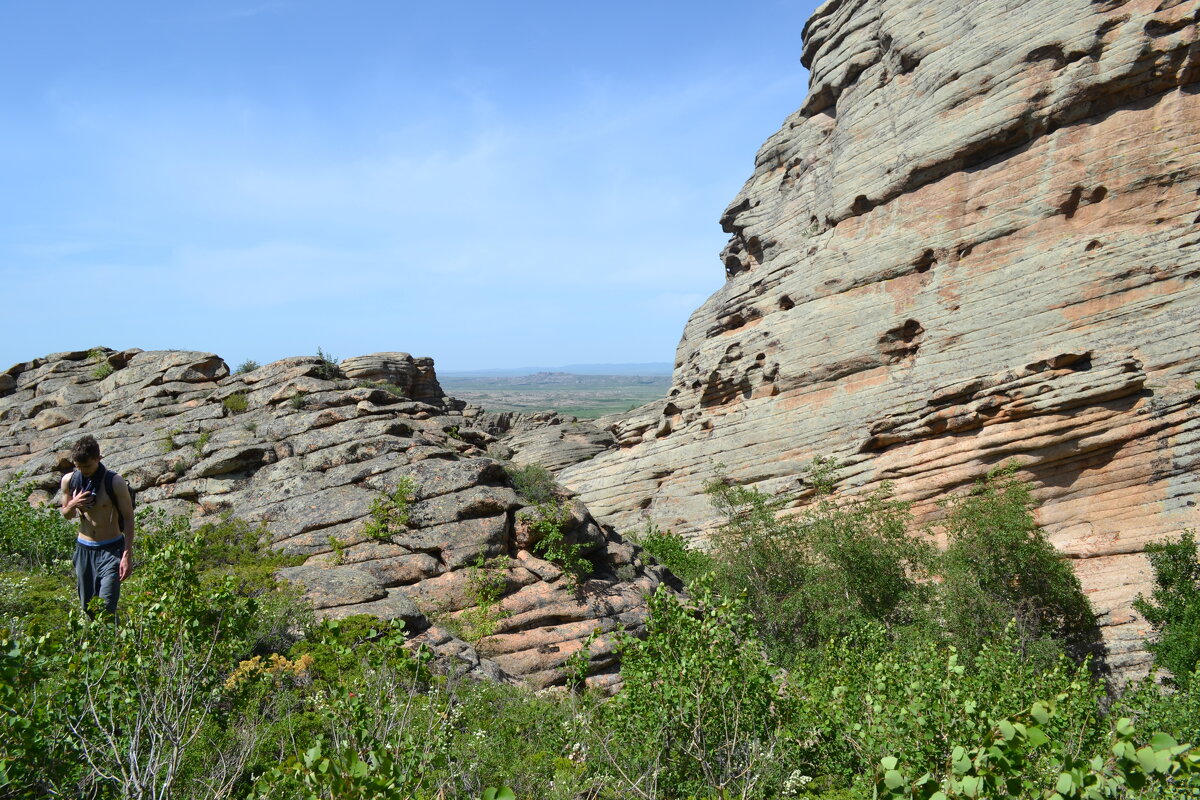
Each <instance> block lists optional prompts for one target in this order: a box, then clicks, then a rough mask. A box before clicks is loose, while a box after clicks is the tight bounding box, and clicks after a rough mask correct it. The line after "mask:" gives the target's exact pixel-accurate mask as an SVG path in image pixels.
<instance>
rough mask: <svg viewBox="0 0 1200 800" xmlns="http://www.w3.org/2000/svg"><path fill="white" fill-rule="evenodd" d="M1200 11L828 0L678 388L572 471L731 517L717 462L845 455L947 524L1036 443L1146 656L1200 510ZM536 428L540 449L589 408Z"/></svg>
mask: <svg viewBox="0 0 1200 800" xmlns="http://www.w3.org/2000/svg"><path fill="white" fill-rule="evenodd" d="M1198 9H1200V4H1197V3H1196V2H1195V1H1194V0H1024V2H1022V1H1021V0H1017V2H1014V1H1013V0H978V2H974V3H970V4H967V5H964V4H962V3H948V2H941V1H940V0H934V2H930V0H920V1H919V2H917V0H830V2H827V3H825V4H824V5H823V6H822V7H821V8H820V9H819V10H818V11H817V12H816V14H815V16H814V17H813V18H812V20H811V21H810V22H809V23H808V25H807V26H806V28H805V31H804V48H803V59H802V60H803V62H804V64H805V65H807V66H808V67H809V69H810V71H811V77H810V89H809V94H808V97H807V99H805V100H804V102H803V104H802V105H801V107H800V110H799V111H797V112H796V113H794V114H793V115H792V116H791V117H789V118H788V119H787V120H786V122H785V123H784V125H783V127H782V128H781V129H780V130H779V131H778V132H777V133H775V134H774V135H773V136H771V137H770V138H769V139H768V140H767V142H766V144H765V145H764V146H763V147H762V149H761V150H760V151H759V153H758V157H757V159H756V161H755V169H754V174H753V175H752V176H751V178H750V179H749V181H748V182H747V183H746V185H745V187H744V188H743V189H742V191H741V192H740V193H739V194H738V195H737V197H736V198H734V200H733V202H732V203H731V204H730V206H729V208H728V209H727V210H726V211H725V213H724V215H723V216H722V218H721V224H722V226H723V227H724V229H725V231H726V232H728V233H729V234H731V238H730V241H729V245H728V246H727V247H726V249H725V251H724V252H723V253H722V261H723V262H724V268H725V274H726V276H727V279H726V282H725V285H724V286H723V287H722V288H721V289H720V290H719V291H718V292H717V293H716V294H714V295H713V296H712V297H711V298H710V299H709V300H708V301H707V302H706V303H705V304H704V305H703V306H702V307H701V308H700V309H698V310H697V311H696V312H695V313H694V314H693V315H692V317H691V319H690V320H689V322H688V323H687V326H686V328H685V330H684V332H683V338H682V341H681V342H680V344H679V349H678V353H677V356H676V367H675V373H674V379H673V387H672V389H671V390H670V393H669V396H668V398H667V399H666V400H664V401H663V402H661V403H657V404H654V405H651V406H648V407H645V408H642V409H639V410H638V411H636V412H631V413H630V414H626V415H620V416H617V417H613V418H609V419H606V420H602V421H600V422H599V424H598V425H596V426H595V428H596V430H595V431H594V432H593V433H592V434H591V435H590V438H589V437H587V436H582V435H579V434H577V435H576V439H577V440H578V441H588V442H592V443H598V442H601V441H602V438H601V436H600V434H603V433H607V434H610V435H611V436H612V437H613V438H615V440H616V444H615V445H614V446H612V447H611V448H609V449H608V450H606V451H602V452H599V453H598V454H597V453H596V452H594V450H595V448H594V447H590V446H589V447H585V448H576V452H577V453H579V454H580V455H581V456H587V460H582V459H581V458H576V457H569V458H567V459H566V460H567V461H568V462H574V463H567V464H563V465H561V466H560V471H559V477H560V479H561V480H562V481H563V482H564V483H565V484H567V485H568V486H570V487H571V488H573V489H575V490H577V491H578V492H579V494H580V497H581V498H582V499H583V500H584V501H585V502H587V504H588V506H589V507H590V508H591V509H592V510H593V513H596V514H597V515H598V516H600V517H602V518H604V519H606V520H608V521H611V522H612V523H613V524H615V525H616V526H617V527H618V528H622V529H627V528H632V527H635V526H638V525H640V524H642V520H643V519H644V518H646V517H649V518H651V519H653V520H654V521H656V522H657V523H659V524H660V525H663V526H669V527H671V528H674V529H675V530H676V531H679V532H682V533H684V534H687V535H690V536H694V537H698V538H701V539H702V538H703V537H704V536H705V535H706V534H707V533H708V532H709V531H710V530H711V529H712V524H713V517H712V511H711V509H710V508H709V505H708V503H707V502H706V501H705V498H704V497H703V495H702V493H701V487H702V485H703V483H704V482H705V481H706V480H708V479H710V478H711V477H712V476H713V470H714V466H715V465H717V464H724V466H725V469H726V471H727V472H728V473H729V475H730V476H731V477H733V478H735V479H737V480H739V481H743V482H746V483H749V484H753V485H755V486H757V487H759V488H761V489H763V490H765V491H771V492H774V491H790V492H799V493H800V494H801V496H802V495H803V490H804V488H805V487H804V486H803V481H802V479H801V473H802V469H803V468H804V467H805V466H806V465H807V464H808V463H809V462H810V460H811V459H812V458H813V457H814V456H816V455H828V456H834V457H836V458H838V459H839V460H841V461H842V462H843V463H844V464H845V465H846V466H847V472H846V473H845V475H846V479H845V486H846V487H849V488H851V489H853V488H855V487H864V488H865V487H870V486H873V485H876V484H878V483H879V482H881V481H885V480H888V481H893V482H894V484H895V487H896V490H897V492H898V494H899V496H900V497H901V498H903V499H907V500H911V501H913V502H914V503H915V508H916V511H917V512H918V516H919V518H920V519H921V521H926V520H929V519H931V518H933V517H934V516H935V515H936V514H937V507H936V505H935V504H934V502H933V501H935V500H936V499H937V498H940V497H943V496H945V495H946V494H947V493H948V492H953V491H955V490H959V489H962V488H964V487H965V486H967V485H968V484H969V483H970V482H971V481H973V480H974V479H976V478H978V477H980V476H981V475H982V474H983V473H984V472H985V471H986V470H987V469H988V468H990V467H992V466H994V465H997V464H999V463H1001V462H1003V461H1005V460H1008V459H1017V460H1018V461H1019V462H1020V463H1021V464H1022V465H1023V467H1024V475H1025V477H1026V478H1028V479H1029V480H1030V481H1032V483H1033V484H1034V485H1035V486H1036V496H1037V498H1038V500H1039V501H1040V502H1041V504H1042V505H1041V508H1040V510H1039V512H1038V514H1039V518H1040V521H1041V523H1042V524H1043V525H1044V527H1045V529H1046V530H1047V531H1048V533H1049V535H1050V537H1051V539H1052V541H1053V542H1054V543H1055V545H1056V546H1057V547H1058V548H1060V550H1061V551H1062V552H1064V553H1066V554H1067V555H1068V556H1070V557H1071V558H1073V559H1076V565H1077V570H1078V573H1079V576H1080V578H1081V580H1082V582H1083V584H1084V587H1085V589H1086V590H1087V591H1088V592H1089V594H1090V597H1091V599H1092V602H1093V605H1094V608H1095V610H1096V612H1097V613H1098V615H1099V619H1100V622H1101V624H1102V625H1103V627H1104V630H1105V635H1106V638H1107V640H1108V643H1109V647H1110V652H1111V655H1110V660H1111V663H1112V664H1113V666H1114V667H1115V668H1116V669H1118V670H1122V671H1136V670H1137V669H1138V668H1139V666H1141V665H1144V664H1145V663H1146V655H1145V653H1144V649H1143V645H1142V641H1143V638H1144V634H1145V632H1146V626H1145V625H1144V624H1143V623H1142V622H1141V621H1140V620H1139V619H1137V618H1136V616H1135V615H1134V614H1133V612H1132V611H1131V609H1130V601H1131V599H1132V598H1133V597H1134V596H1135V595H1136V593H1137V592H1138V591H1140V590H1143V589H1145V588H1146V586H1147V578H1148V569H1147V565H1146V563H1145V561H1144V558H1143V556H1142V555H1141V554H1140V553H1141V551H1142V548H1143V547H1144V545H1145V544H1146V543H1147V542H1149V541H1151V540H1154V539H1157V538H1160V537H1163V536H1164V535H1166V534H1170V533H1175V532H1178V531H1180V530H1181V529H1183V528H1185V527H1189V526H1193V527H1194V526H1197V525H1200V509H1197V507H1196V504H1197V501H1198V500H1200V476H1198V475H1197V467H1198V466H1200V409H1198V407H1197V399H1200V386H1198V384H1197V379H1198V378H1200V43H1198V35H1197V15H1198V13H1200V11H1198ZM524 435H525V437H526V440H527V441H525V442H524V443H522V442H516V443H515V444H517V445H518V446H516V447H514V449H516V450H517V456H516V457H517V458H518V459H520V458H522V457H524V456H523V455H522V452H521V449H522V448H521V445H523V446H524V447H525V448H528V447H530V446H531V444H530V441H532V442H533V445H534V446H536V447H538V448H545V447H546V446H548V445H550V444H552V442H553V440H554V438H555V437H556V436H557V437H559V438H561V437H562V435H563V429H562V425H561V424H559V425H558V426H557V428H553V427H552V428H548V429H547V430H546V431H544V432H543V433H542V434H541V435H540V438H539V436H538V435H534V434H531V433H528V432H527V433H526V434H524ZM529 458H532V456H529ZM802 501H803V500H801V502H802Z"/></svg>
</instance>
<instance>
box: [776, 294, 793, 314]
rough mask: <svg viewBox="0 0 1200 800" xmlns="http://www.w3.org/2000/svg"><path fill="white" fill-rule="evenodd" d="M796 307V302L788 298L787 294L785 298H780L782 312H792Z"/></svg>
mask: <svg viewBox="0 0 1200 800" xmlns="http://www.w3.org/2000/svg"><path fill="white" fill-rule="evenodd" d="M795 307H796V304H795V303H794V302H792V298H790V297H788V296H787V295H786V294H785V295H784V296H783V297H781V298H779V310H780V311H791V310H792V309H793V308H795Z"/></svg>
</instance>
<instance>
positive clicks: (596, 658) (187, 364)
mask: <svg viewBox="0 0 1200 800" xmlns="http://www.w3.org/2000/svg"><path fill="white" fill-rule="evenodd" d="M2 375H3V378H4V380H3V381H2V382H0V482H3V481H5V480H7V479H8V478H10V477H12V476H13V475H14V474H16V473H18V472H23V473H24V474H25V479H27V480H32V481H33V482H34V483H35V484H36V485H37V487H38V495H37V499H40V500H43V501H48V500H51V498H52V495H53V493H54V492H55V491H56V490H57V488H58V481H59V478H60V476H61V475H62V473H63V472H65V471H67V470H69V469H71V464H70V461H69V459H68V452H69V449H70V446H71V444H72V443H73V442H74V441H75V440H76V439H77V438H78V437H79V436H81V435H83V434H84V433H90V434H92V435H94V436H95V437H96V438H97V439H98V440H99V442H100V446H101V450H102V454H103V457H104V460H105V463H106V464H108V465H109V466H110V467H111V468H113V469H116V470H117V471H119V472H120V473H121V474H122V475H124V476H125V478H126V479H127V480H128V481H129V483H130V485H131V486H132V487H133V488H134V489H135V490H136V491H137V493H138V503H139V506H152V507H155V508H158V509H161V510H162V511H165V512H167V513H170V514H184V515H187V516H188V517H190V518H191V519H192V520H194V521H195V522H196V523H197V524H200V523H203V522H205V521H211V520H215V519H218V518H219V517H220V516H221V515H223V514H226V513H232V514H234V515H236V516H238V517H241V518H244V519H247V520H250V521H252V522H262V523H263V524H264V525H265V527H266V530H267V531H268V532H269V536H270V539H271V542H272V545H273V546H274V547H276V548H278V549H280V550H284V551H287V552H290V553H295V554H300V555H303V556H304V557H305V561H304V563H303V564H302V565H300V566H296V567H291V568H287V569H285V570H283V571H282V577H283V578H285V579H287V580H289V581H293V582H295V583H297V584H299V585H301V586H302V587H303V588H304V590H305V592H306V594H307V597H308V599H309V600H310V601H311V602H312V604H313V606H314V608H315V609H316V612H317V614H318V615H319V616H323V617H344V616H348V615H352V614H362V613H370V614H375V615H377V616H379V617H381V618H385V619H393V618H399V619H403V620H405V622H406V623H407V628H408V630H410V631H412V633H413V634H414V638H413V640H412V641H413V643H414V646H415V645H417V644H422V645H425V646H428V647H429V648H430V649H431V650H432V651H433V652H434V653H435V654H436V655H438V656H439V658H440V659H441V663H442V664H443V666H444V667H445V668H447V669H452V670H454V671H457V672H465V673H467V674H471V675H475V676H480V677H489V678H492V679H497V680H510V679H513V678H518V679H522V680H524V681H526V682H528V683H531V684H533V685H535V686H548V685H553V684H559V683H562V682H563V681H564V680H565V678H566V672H565V667H566V664H567V662H568V660H569V659H570V658H571V657H572V656H573V655H575V654H577V653H579V651H580V650H581V648H583V647H584V646H585V642H586V641H587V640H588V637H589V636H590V635H591V634H592V633H593V631H595V630H596V629H600V630H601V631H602V632H603V634H611V633H612V632H613V631H615V630H617V629H618V628H623V629H625V630H628V631H632V632H637V631H638V630H640V629H641V627H642V626H643V623H644V619H645V613H646V604H645V596H646V594H647V593H649V592H652V591H653V590H654V589H655V588H656V587H657V586H658V584H659V582H660V581H661V580H662V577H663V576H662V573H661V572H660V571H659V569H658V568H657V567H648V566H646V565H643V563H642V561H641V558H640V556H639V551H638V549H637V548H636V547H635V546H634V545H632V544H630V543H628V542H625V541H623V540H622V539H621V537H619V536H617V535H616V534H615V533H613V531H612V530H611V529H609V528H604V527H601V526H600V525H598V524H597V523H596V521H595V520H594V519H593V518H592V517H591V515H590V513H589V512H588V511H587V508H586V506H584V505H583V504H582V503H578V502H571V499H570V497H569V496H567V495H565V494H564V496H563V499H562V500H563V504H564V507H565V508H568V509H569V513H567V514H565V515H564V521H563V524H562V529H563V531H564V535H565V537H566V541H567V542H568V543H569V544H575V545H578V546H579V548H580V551H581V552H582V553H584V554H587V555H588V556H589V557H590V558H591V560H592V561H593V563H594V564H595V567H596V568H595V571H594V572H593V573H592V574H591V575H590V576H588V577H587V578H586V579H584V580H582V581H578V582H577V581H575V580H573V579H572V578H571V576H565V575H564V574H563V571H562V569H560V568H559V566H557V565H555V564H553V563H550V562H548V561H546V560H544V559H542V558H539V557H538V556H536V555H535V554H534V553H533V552H530V549H528V548H532V547H533V545H534V542H533V541H532V540H531V539H530V538H529V537H528V535H526V534H527V531H526V530H525V529H527V528H528V527H529V522H528V520H526V519H524V517H525V516H526V515H527V514H530V513H536V512H534V511H528V512H523V509H524V508H525V506H527V505H528V504H527V503H526V501H525V500H523V499H522V498H521V497H519V496H518V495H517V493H516V492H515V491H514V490H513V488H512V486H511V483H510V481H509V479H508V474H507V472H506V470H505V466H504V464H503V463H502V462H500V461H497V460H496V459H494V458H492V457H490V456H489V455H488V454H487V452H486V449H487V447H488V446H489V445H491V444H494V443H495V439H494V437H493V436H492V435H491V434H490V433H488V432H487V431H485V430H481V429H479V428H477V427H475V426H474V425H473V424H472V422H471V419H469V418H468V417H467V416H464V415H463V414H462V413H460V412H461V407H462V404H460V403H455V402H453V401H451V400H450V399H449V398H446V397H445V396H444V395H443V394H442V393H441V390H440V388H439V387H438V383H437V378H436V375H435V374H434V370H433V362H432V361H431V360H430V359H413V358H412V357H411V356H409V355H407V354H404V353H377V354H374V355H371V356H363V357H359V358H352V359H347V360H346V361H343V362H342V363H341V364H340V365H337V367H336V368H335V367H334V366H333V365H331V364H330V363H328V362H326V361H325V360H323V359H322V358H314V357H302V358H288V359H284V360H282V361H276V362H274V363H271V364H267V365H265V366H262V367H259V368H257V369H255V370H253V371H251V372H248V373H245V374H237V375H231V374H230V372H229V368H228V367H227V366H226V365H225V362H224V361H222V360H221V359H220V358H219V357H218V356H215V355H213V354H211V353H199V352H184V351H162V352H142V351H139V350H128V351H124V352H115V351H112V350H108V349H104V348H96V349H93V350H90V351H86V350H80V351H76V352H71V353H56V354H54V355H50V356H47V357H45V358H38V359H35V360H33V361H29V362H25V363H22V364H17V365H15V366H13V367H12V368H10V369H9V370H7V372H5V373H3V374H2ZM343 376H344V377H343ZM473 415H474V414H472V416H473ZM406 483H407V485H408V486H410V487H411V495H410V496H409V497H408V498H407V512H408V522H407V524H406V525H403V526H399V527H398V528H397V529H396V530H394V531H392V532H391V534H390V535H384V536H377V535H371V534H370V533H369V532H368V529H367V525H366V523H367V521H368V520H369V519H371V508H372V504H373V503H374V502H375V501H376V500H377V499H378V498H380V497H382V496H384V495H386V494H389V493H392V492H394V491H395V490H396V489H397V487H399V486H403V485H405V484H406ZM485 583H486V584H487V586H488V587H490V588H489V589H488V591H487V592H485V591H483V590H482V588H481V587H483V585H484V584H485ZM455 630H457V631H459V632H460V633H462V636H458V635H456V634H455V633H453V631H455ZM463 637H466V638H467V639H469V640H470V642H468V641H464V638H463ZM586 655H587V656H588V658H589V661H588V663H589V666H590V671H591V678H590V679H589V680H590V681H591V682H592V683H593V684H596V685H599V686H609V687H611V686H613V685H615V684H616V683H617V682H618V681H619V677H618V674H617V672H616V654H615V651H614V639H613V637H611V636H606V635H602V636H600V638H599V639H597V640H595V641H593V642H591V643H590V645H588V650H587V654H586Z"/></svg>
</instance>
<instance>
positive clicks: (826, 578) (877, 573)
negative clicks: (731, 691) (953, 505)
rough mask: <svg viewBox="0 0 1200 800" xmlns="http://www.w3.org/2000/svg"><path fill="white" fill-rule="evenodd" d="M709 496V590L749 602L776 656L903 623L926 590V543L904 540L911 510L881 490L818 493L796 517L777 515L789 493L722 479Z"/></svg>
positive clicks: (930, 554) (886, 489)
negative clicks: (713, 515) (717, 518)
mask: <svg viewBox="0 0 1200 800" xmlns="http://www.w3.org/2000/svg"><path fill="white" fill-rule="evenodd" d="M821 466H823V465H820V464H819V465H818V467H821ZM824 474H825V473H824V472H819V473H817V477H818V478H820V479H821V480H824V479H825V478H824ZM707 491H708V493H709V496H710V498H711V499H712V502H713V504H714V506H715V507H716V508H717V509H718V510H719V511H721V512H722V514H723V515H724V516H725V522H724V524H723V525H722V526H721V528H720V529H719V531H718V533H717V535H716V537H715V544H714V557H715V558H714V576H715V579H716V584H715V585H716V586H717V588H718V589H719V590H720V591H721V592H723V593H725V594H728V595H730V596H739V595H744V596H745V597H746V599H747V607H748V608H749V610H750V613H751V614H752V615H753V617H754V619H755V623H756V628H757V629H758V631H759V635H760V636H761V637H762V638H763V640H764V642H765V643H766V644H767V646H768V648H769V649H771V650H772V652H774V653H776V654H779V655H785V654H794V653H795V652H797V651H799V650H802V649H805V648H809V647H813V646H815V645H817V644H818V643H820V642H823V641H826V640H828V639H830V638H832V637H836V636H839V635H844V634H845V633H847V632H852V631H854V630H856V629H858V628H861V627H864V626H870V625H872V624H880V625H883V626H885V627H887V628H892V627H895V626H898V625H903V624H906V623H909V622H911V621H912V619H913V617H914V615H915V614H916V613H917V612H918V610H919V608H920V607H921V605H922V604H923V603H924V602H925V599H926V598H927V596H928V594H929V592H930V587H929V586H928V584H925V583H921V582H919V581H918V580H917V576H920V575H922V574H924V573H925V571H926V570H927V568H928V565H929V564H930V563H931V562H932V560H933V550H932V547H931V546H930V545H929V544H927V543H925V542H922V541H919V540H916V539H914V538H913V537H911V536H910V535H909V534H908V526H909V523H910V521H911V516H910V513H909V510H908V505H907V504H905V503H901V502H898V501H895V500H893V499H892V498H891V494H890V488H889V487H887V486H886V485H885V486H884V487H882V488H880V489H878V490H876V491H874V492H871V493H870V494H867V495H864V496H856V497H849V498H844V499H843V498H838V499H835V498H834V497H833V496H831V495H829V494H825V495H823V496H821V497H820V499H819V500H818V502H816V503H815V504H813V505H811V506H810V507H809V508H807V509H805V510H804V511H803V512H801V513H799V514H796V515H793V516H785V515H783V514H782V513H780V512H781V510H782V508H783V507H784V506H785V505H786V504H787V503H788V502H789V500H790V498H788V497H786V496H781V497H770V496H768V495H765V494H763V493H761V492H759V491H757V490H755V489H749V488H746V487H744V486H738V485H735V484H733V483H731V482H730V481H728V480H724V479H718V480H716V481H713V482H711V483H710V484H709V485H708V486H707Z"/></svg>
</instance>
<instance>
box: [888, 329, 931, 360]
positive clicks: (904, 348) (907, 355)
mask: <svg viewBox="0 0 1200 800" xmlns="http://www.w3.org/2000/svg"><path fill="white" fill-rule="evenodd" d="M923 341H925V326H923V325H922V324H921V323H920V322H917V321H916V320H915V319H909V320H905V321H904V324H903V325H897V326H896V327H894V328H890V329H888V330H887V331H886V332H884V334H883V335H882V336H880V337H879V353H880V355H882V356H883V357H884V360H885V361H886V362H887V363H889V364H895V363H896V362H898V361H904V360H908V359H912V358H914V357H915V356H916V354H917V351H918V350H919V349H920V348H921V343H922V342H923Z"/></svg>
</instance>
